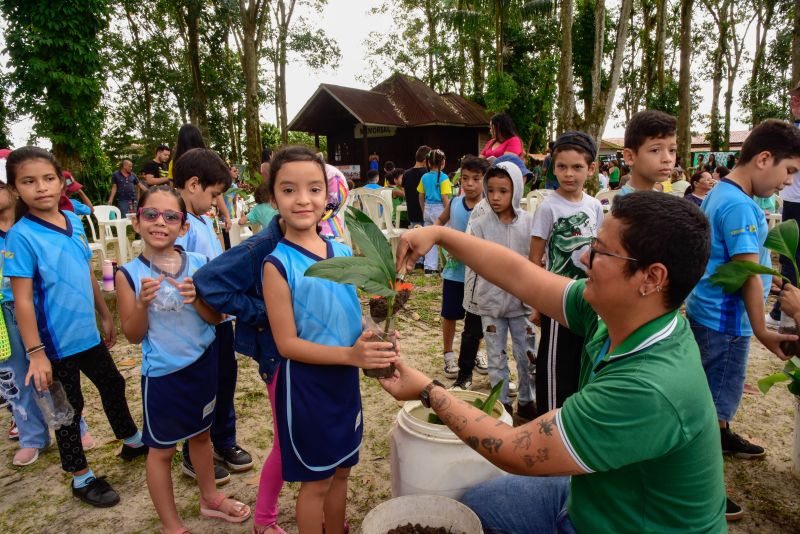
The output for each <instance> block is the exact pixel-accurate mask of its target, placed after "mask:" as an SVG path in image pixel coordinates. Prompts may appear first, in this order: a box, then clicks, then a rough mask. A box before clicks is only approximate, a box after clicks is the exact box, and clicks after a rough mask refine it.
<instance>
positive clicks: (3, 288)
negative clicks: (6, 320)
mask: <svg viewBox="0 0 800 534" xmlns="http://www.w3.org/2000/svg"><path fill="white" fill-rule="evenodd" d="M0 251H2V254H3V257H2V260H3V264H4V265H5V259H6V232H4V231H2V230H0ZM0 276H2V282H0V292H2V296H3V302H13V301H14V294H13V293H12V292H11V281H10V280H9V278H8V276H6V274H5V273H4V272H0Z"/></svg>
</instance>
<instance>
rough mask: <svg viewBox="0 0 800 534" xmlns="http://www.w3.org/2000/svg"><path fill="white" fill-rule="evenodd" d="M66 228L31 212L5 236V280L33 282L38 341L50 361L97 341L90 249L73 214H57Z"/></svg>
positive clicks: (82, 349) (90, 345)
mask: <svg viewBox="0 0 800 534" xmlns="http://www.w3.org/2000/svg"><path fill="white" fill-rule="evenodd" d="M60 213H61V214H62V215H63V216H64V218H65V219H66V224H67V227H66V228H59V227H57V226H55V225H52V224H50V223H48V222H46V221H44V220H42V219H40V218H38V217H36V216H34V215H31V214H30V213H29V214H28V215H26V216H25V217H23V218H22V219H20V220H19V222H17V224H15V225H14V226H12V227H11V229H10V230H9V231H8V235H7V236H6V260H5V265H4V269H3V270H4V271H5V272H4V274H5V276H10V277H19V278H32V279H33V304H34V310H35V312H36V323H37V326H38V327H39V337H40V338H41V340H42V343H44V346H45V353H46V354H47V357H48V358H50V359H51V360H60V359H62V358H66V357H68V356H72V355H73V354H77V353H79V352H83V351H85V350H88V349H90V348H92V347H94V346H96V345H97V344H99V343H100V333H99V332H98V331H97V323H96V320H95V313H94V292H93V288H92V283H97V281H96V280H95V279H94V275H92V274H91V273H90V267H89V260H90V259H91V257H92V251H91V250H89V241H88V240H87V239H86V234H84V232H83V225H82V224H81V221H80V219H79V218H78V216H77V215H75V214H74V213H72V212H70V211H62V212H60Z"/></svg>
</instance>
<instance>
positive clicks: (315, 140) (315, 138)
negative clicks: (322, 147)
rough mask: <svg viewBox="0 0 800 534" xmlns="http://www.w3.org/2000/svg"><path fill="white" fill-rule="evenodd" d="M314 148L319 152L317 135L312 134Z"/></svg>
mask: <svg viewBox="0 0 800 534" xmlns="http://www.w3.org/2000/svg"><path fill="white" fill-rule="evenodd" d="M314 146H315V147H317V151H319V134H318V133H315V134H314Z"/></svg>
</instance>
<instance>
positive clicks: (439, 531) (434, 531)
mask: <svg viewBox="0 0 800 534" xmlns="http://www.w3.org/2000/svg"><path fill="white" fill-rule="evenodd" d="M386 534H466V532H454V531H453V529H450V528H444V527H423V526H422V525H420V524H419V523H417V524H416V525H412V524H411V523H408V524H405V525H400V526H398V527H397V528H393V529H391V530H390V531H388V532H387V533H386Z"/></svg>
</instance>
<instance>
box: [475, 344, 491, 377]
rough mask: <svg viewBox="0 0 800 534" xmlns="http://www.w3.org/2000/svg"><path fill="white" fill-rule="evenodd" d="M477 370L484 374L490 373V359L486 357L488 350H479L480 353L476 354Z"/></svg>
mask: <svg viewBox="0 0 800 534" xmlns="http://www.w3.org/2000/svg"><path fill="white" fill-rule="evenodd" d="M475 370H476V371H477V372H478V373H480V374H482V375H488V374H489V360H488V359H487V357H486V352H484V351H482V350H479V351H478V355H477V356H475Z"/></svg>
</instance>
